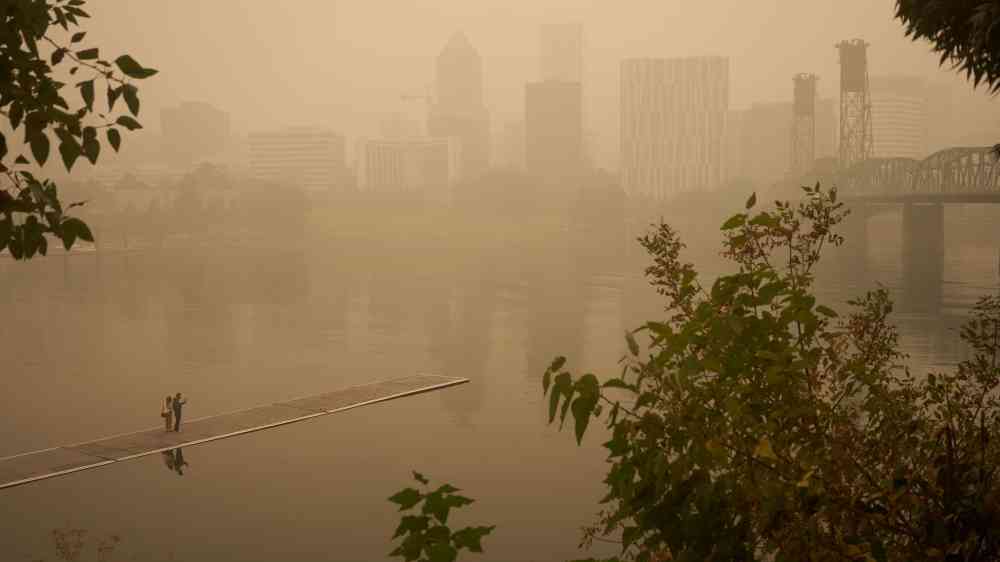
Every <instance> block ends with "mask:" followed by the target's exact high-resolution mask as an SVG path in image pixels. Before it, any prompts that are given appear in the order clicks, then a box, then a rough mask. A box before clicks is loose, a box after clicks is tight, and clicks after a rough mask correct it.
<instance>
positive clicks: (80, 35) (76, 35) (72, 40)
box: [69, 31, 87, 43]
mask: <svg viewBox="0 0 1000 562" xmlns="http://www.w3.org/2000/svg"><path fill="white" fill-rule="evenodd" d="M86 36H87V32H86V31H80V32H77V33H74V34H73V36H72V37H70V38H69V42H70V43H79V42H80V41H83V38H84V37H86Z"/></svg>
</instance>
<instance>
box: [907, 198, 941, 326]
mask: <svg viewBox="0 0 1000 562" xmlns="http://www.w3.org/2000/svg"><path fill="white" fill-rule="evenodd" d="M902 261H903V298H904V302H905V303H906V304H907V307H908V308H913V309H916V310H938V309H939V308H940V307H941V297H942V288H941V285H942V282H943V280H944V205H942V204H940V203H933V204H924V205H921V204H915V203H905V204H904V205H903V260H902Z"/></svg>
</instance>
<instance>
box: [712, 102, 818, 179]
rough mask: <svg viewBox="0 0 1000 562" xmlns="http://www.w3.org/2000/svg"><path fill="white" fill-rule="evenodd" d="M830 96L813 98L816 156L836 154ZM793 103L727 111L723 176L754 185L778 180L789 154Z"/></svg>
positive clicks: (755, 105) (771, 103) (787, 163)
mask: <svg viewBox="0 0 1000 562" xmlns="http://www.w3.org/2000/svg"><path fill="white" fill-rule="evenodd" d="M836 109H837V106H836V103H835V101H834V100H832V99H821V100H817V101H816V137H815V142H816V151H815V154H816V159H822V158H829V157H833V156H836V153H837V114H836ZM793 122H794V118H793V113H792V102H763V103H754V104H752V105H751V106H750V107H749V108H748V109H741V110H734V111H730V112H729V114H728V122H727V130H726V151H727V153H726V177H727V179H728V180H734V179H747V180H750V181H751V182H753V184H754V185H757V186H768V185H771V184H773V183H774V182H776V181H779V180H781V179H782V178H784V177H785V175H786V174H787V173H788V171H789V163H790V161H791V155H792V125H793Z"/></svg>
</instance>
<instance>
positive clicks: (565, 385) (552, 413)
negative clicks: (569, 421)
mask: <svg viewBox="0 0 1000 562" xmlns="http://www.w3.org/2000/svg"><path fill="white" fill-rule="evenodd" d="M570 381H571V379H570V376H569V373H559V375H558V376H556V381H555V386H553V387H552V395H551V396H550V397H549V423H552V421H553V420H555V419H556V408H558V406H559V398H560V397H561V396H562V394H563V392H564V391H566V390H568V389H569V388H570V384H571V382H570ZM567 399H568V398H567Z"/></svg>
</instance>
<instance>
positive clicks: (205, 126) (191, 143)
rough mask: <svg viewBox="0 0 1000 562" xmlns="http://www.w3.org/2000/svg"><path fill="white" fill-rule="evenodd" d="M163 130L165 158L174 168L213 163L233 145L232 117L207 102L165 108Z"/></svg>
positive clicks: (163, 110)
mask: <svg viewBox="0 0 1000 562" xmlns="http://www.w3.org/2000/svg"><path fill="white" fill-rule="evenodd" d="M160 128H161V129H162V130H163V139H162V142H163V156H164V159H165V160H166V163H167V164H169V165H172V166H178V167H182V168H188V167H190V166H192V165H193V164H197V163H199V162H211V161H213V159H215V157H217V156H219V155H220V154H222V153H223V152H224V151H225V150H226V148H227V146H228V145H229V143H230V122H229V114H228V113H226V112H224V111H222V110H220V109H218V108H216V107H214V106H212V105H209V104H207V103H200V102H183V103H181V104H180V105H179V106H177V107H169V108H165V109H162V110H161V111H160Z"/></svg>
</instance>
